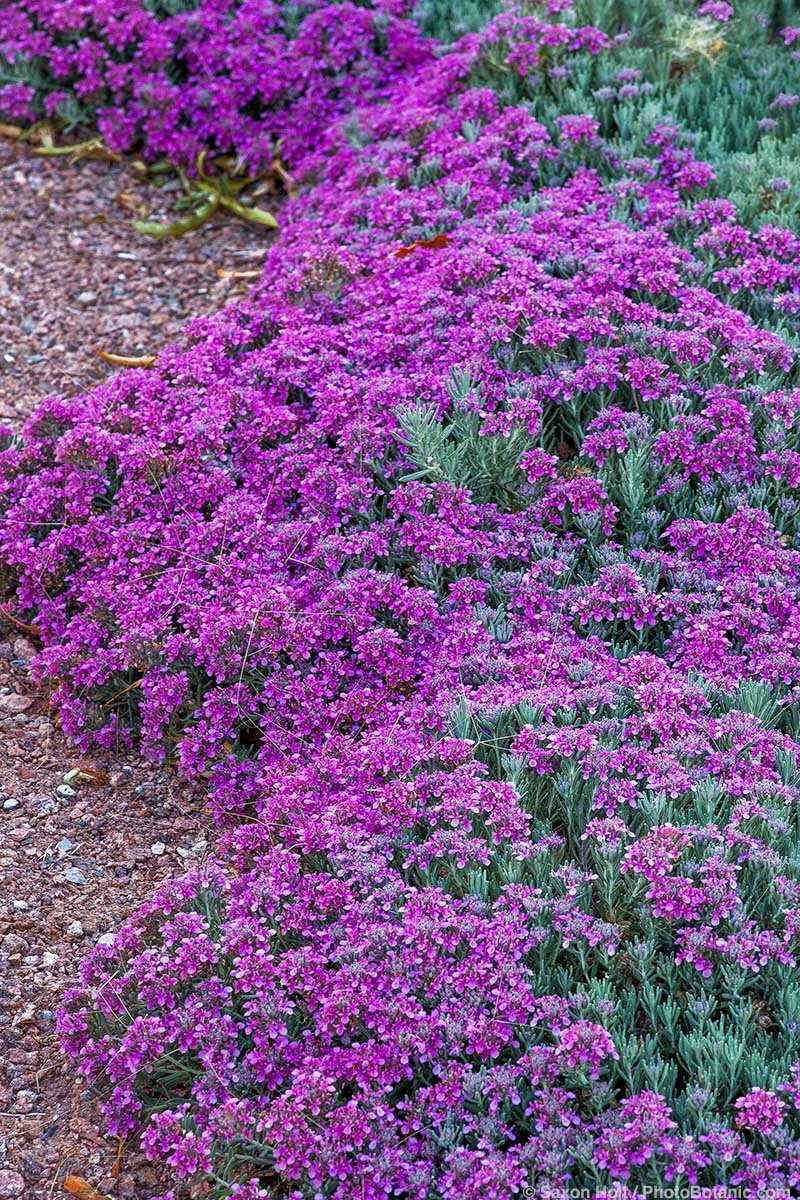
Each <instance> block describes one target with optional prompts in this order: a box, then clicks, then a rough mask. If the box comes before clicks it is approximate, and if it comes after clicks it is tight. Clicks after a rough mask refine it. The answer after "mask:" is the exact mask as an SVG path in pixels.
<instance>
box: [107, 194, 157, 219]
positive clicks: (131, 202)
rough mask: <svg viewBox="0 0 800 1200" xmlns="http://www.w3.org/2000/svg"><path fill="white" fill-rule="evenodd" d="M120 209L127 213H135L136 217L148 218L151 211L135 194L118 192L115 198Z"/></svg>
mask: <svg viewBox="0 0 800 1200" xmlns="http://www.w3.org/2000/svg"><path fill="white" fill-rule="evenodd" d="M114 199H115V200H116V202H117V204H118V205H119V206H120V208H124V209H125V211H126V212H129V213H133V215H134V216H135V217H148V216H149V215H150V209H149V208H148V207H147V205H146V204H145V202H144V200H142V198H141V197H140V196H136V195H134V193H133V192H117V194H116V196H115V197H114Z"/></svg>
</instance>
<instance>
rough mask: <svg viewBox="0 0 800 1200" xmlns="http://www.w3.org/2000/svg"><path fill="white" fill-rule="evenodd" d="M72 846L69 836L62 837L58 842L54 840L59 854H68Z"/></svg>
mask: <svg viewBox="0 0 800 1200" xmlns="http://www.w3.org/2000/svg"><path fill="white" fill-rule="evenodd" d="M72 847H73V843H72V842H71V841H70V840H69V838H62V839H61V841H60V842H56V850H57V851H58V853H59V854H69V852H70V850H71V849H72Z"/></svg>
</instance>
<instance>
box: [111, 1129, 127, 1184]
mask: <svg viewBox="0 0 800 1200" xmlns="http://www.w3.org/2000/svg"><path fill="white" fill-rule="evenodd" d="M124 1146H125V1143H124V1141H123V1140H122V1138H121V1137H118V1138H117V1156H116V1158H115V1159H114V1165H113V1167H112V1168H111V1178H112V1179H119V1177H120V1175H121V1174H122V1151H123V1148H124Z"/></svg>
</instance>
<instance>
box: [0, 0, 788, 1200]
mask: <svg viewBox="0 0 800 1200" xmlns="http://www.w3.org/2000/svg"><path fill="white" fill-rule="evenodd" d="M715 7H716V8H717V10H718V13H717V19H719V20H722V19H723V17H722V16H719V15H718V14H719V13H721V12H722V9H723V8H726V7H727V6H719V5H717V6H715ZM563 8H564V6H563V5H558V4H557V5H551V9H553V10H554V11H551V12H550V15H549V17H548V16H547V14H541V13H540V14H539V15H538V16H535V17H533V16H530V15H528V14H526V13H511V14H504V15H502V16H501V17H499V18H497V19H496V20H495V21H494V22H491V23H490V24H489V25H488V26H487V27H486V29H485V30H484V31H483V33H482V34H479V35H469V36H468V37H466V38H464V39H463V40H462V41H461V42H460V43H458V44H457V45H456V46H455V47H453V48H451V49H450V50H449V51H448V52H447V53H445V54H442V55H440V56H439V57H437V58H436V60H435V61H432V60H426V61H425V62H424V63H423V65H421V66H420V67H419V68H418V69H413V70H412V69H411V68H410V67H407V69H406V71H405V73H404V74H403V76H402V77H400V78H398V79H397V80H395V81H394V82H393V83H391V84H386V88H387V95H386V96H385V97H383V98H381V99H378V100H376V101H375V102H374V103H372V104H370V105H365V106H364V107H362V108H361V109H360V110H359V111H358V114H357V119H351V120H350V121H348V122H347V123H346V124H344V125H341V124H340V125H338V126H336V127H334V128H332V129H331V130H330V131H329V133H328V134H326V135H325V136H324V137H320V138H319V141H318V144H317V145H316V146H315V147H314V148H313V149H312V150H310V151H309V152H308V153H307V154H306V156H305V157H304V158H303V159H302V160H301V161H299V163H298V174H299V175H300V176H301V177H303V178H304V179H306V180H307V181H309V182H307V183H306V185H305V187H304V189H303V191H302V192H301V194H300V195H299V196H298V197H297V198H296V199H294V200H292V201H290V203H289V204H288V206H287V210H286V221H285V226H286V227H285V231H284V233H283V235H282V240H281V242H280V245H279V246H276V247H275V249H274V250H273V251H272V252H271V253H270V255H269V256H268V259H267V263H266V268H265V273H264V277H263V280H262V281H261V283H260V284H259V285H258V286H257V287H256V289H255V290H254V291H253V293H252V295H251V297H250V298H249V300H248V302H247V303H246V304H243V305H239V306H237V307H234V308H231V309H228V310H227V311H225V312H224V313H222V314H220V315H218V316H215V317H212V318H208V319H205V320H200V321H196V322H194V323H193V324H192V325H191V326H190V328H189V331H188V332H189V338H190V343H191V344H190V345H189V348H188V349H185V350H177V349H172V350H169V351H167V352H165V353H164V354H162V355H161V356H160V358H159V362H158V364H157V366H156V368H155V369H154V370H152V371H131V372H128V373H127V374H126V375H125V376H123V377H118V378H116V379H113V380H111V381H110V382H108V383H107V384H104V385H103V386H101V387H99V388H97V389H95V390H94V391H93V392H91V393H89V394H88V395H84V396H81V397H77V398H72V399H69V400H65V399H61V398H53V399H50V400H48V401H46V402H45V403H44V404H42V405H41V406H40V408H39V410H38V412H37V413H36V415H35V416H34V417H33V418H32V419H31V421H30V422H29V424H28V426H27V428H26V430H25V433H24V436H23V438H22V439H19V440H17V439H14V438H11V437H9V438H8V445H7V448H6V449H5V451H4V452H3V455H2V470H3V493H4V500H3V504H4V515H3V523H2V556H3V561H4V563H5V565H6V567H7V568H8V570H9V571H11V572H13V575H14V578H15V595H16V601H15V603H16V605H17V607H18V611H19V612H20V614H21V615H22V616H24V618H25V619H26V620H30V621H35V622H36V624H37V625H38V627H39V628H40V630H41V634H42V640H43V649H42V652H41V654H40V656H39V659H38V667H37V669H38V670H39V672H40V673H41V675H42V676H46V677H48V678H52V679H54V680H56V681H57V689H58V690H57V700H58V703H59V706H60V712H61V719H62V722H63V725H64V727H65V729H66V730H67V732H68V733H69V734H71V735H72V736H73V737H74V738H75V739H76V740H77V741H78V743H79V744H81V745H90V744H93V743H98V742H99V743H100V744H101V745H105V746H112V745H114V744H115V743H116V742H117V741H118V740H120V739H127V738H131V737H133V736H139V737H140V738H141V741H142V744H143V746H144V748H145V749H146V751H147V752H148V753H149V754H151V755H153V756H160V755H165V754H168V753H169V754H173V755H174V756H175V757H176V759H177V761H178V764H179V767H180V769H181V771H182V772H183V773H184V774H185V775H186V776H187V777H189V778H191V779H195V780H200V781H203V782H204V783H205V784H206V785H207V788H208V793H209V799H210V803H211V805H212V807H213V809H214V812H215V814H216V815H217V817H218V819H219V822H220V825H221V826H222V827H223V829H222V833H221V844H220V847H219V851H218V857H217V859H216V860H215V861H214V862H213V863H212V864H210V865H209V866H207V867H206V868H204V869H203V870H199V871H196V872H193V873H191V874H189V875H187V876H186V877H184V878H183V879H180V880H177V881H174V882H172V883H170V884H169V885H167V886H166V887H164V888H162V889H161V890H160V891H159V893H158V894H157V895H156V896H155V897H154V898H153V899H152V900H151V901H149V902H148V903H147V904H146V905H145V906H144V907H143V908H142V909H140V910H139V911H138V912H137V913H136V914H134V916H133V917H132V918H131V920H130V921H129V922H128V923H127V924H126V925H125V926H124V927H123V928H122V929H121V930H120V932H119V933H118V935H117V937H116V939H115V942H114V944H113V945H111V946H101V947H98V948H97V949H96V951H95V952H94V953H93V954H92V955H91V956H90V957H89V959H87V961H86V962H85V964H84V966H83V977H82V983H81V986H80V988H77V989H75V990H74V991H73V992H72V993H71V994H70V995H69V997H68V998H67V1001H66V1003H65V1006H64V1009H63V1011H62V1013H61V1014H60V1017H59V1026H60V1031H61V1036H62V1039H63V1043H64V1046H65V1049H66V1050H67V1052H68V1053H69V1054H71V1055H73V1056H74V1057H75V1058H76V1059H77V1061H78V1062H79V1064H80V1066H81V1069H82V1070H83V1071H85V1072H86V1073H87V1075H89V1076H90V1077H92V1078H102V1079H103V1080H104V1081H105V1084H106V1085H107V1096H108V1099H107V1101H106V1111H107V1114H108V1118H109V1123H110V1127H111V1129H112V1130H113V1131H115V1132H117V1133H119V1134H120V1135H128V1134H129V1133H132V1132H133V1131H135V1130H137V1129H139V1128H140V1127H143V1129H144V1132H143V1140H144V1144H145V1146H146V1148H147V1150H148V1152H149V1153H151V1154H152V1155H153V1156H158V1157H161V1158H163V1159H165V1160H166V1161H167V1162H168V1163H169V1164H170V1166H171V1167H172V1168H173V1169H174V1171H175V1172H176V1173H177V1174H178V1176H179V1177H180V1178H181V1179H182V1180H184V1181H186V1182H187V1183H190V1184H191V1183H198V1182H203V1183H207V1182H208V1181H209V1180H213V1187H214V1189H215V1191H214V1195H215V1197H219V1198H220V1200H222V1198H223V1197H224V1198H227V1197H234V1196H235V1197H240V1198H244V1197H247V1198H249V1200H256V1198H257V1197H264V1198H265V1200H266V1197H269V1196H273V1195H275V1196H277V1195H281V1196H290V1197H292V1200H311V1198H312V1197H313V1198H314V1200H316V1198H317V1197H322V1196H325V1197H331V1198H334V1200H385V1198H386V1197H387V1196H397V1197H407V1198H408V1200H411V1198H418V1200H428V1198H430V1197H433V1196H437V1197H441V1198H442V1200H473V1198H474V1200H486V1198H491V1197H497V1198H498V1200H500V1198H503V1200H505V1198H506V1197H509V1196H514V1195H516V1194H522V1193H523V1192H524V1190H525V1189H526V1188H530V1189H532V1194H533V1195H535V1196H537V1197H545V1196H548V1197H550V1198H551V1200H557V1198H559V1200H560V1198H564V1197H566V1196H568V1195H569V1194H570V1189H573V1188H575V1187H583V1188H586V1189H594V1191H593V1194H595V1195H597V1196H603V1195H610V1194H613V1195H615V1196H620V1195H623V1194H625V1195H627V1196H630V1197H637V1196H641V1195H644V1194H646V1193H645V1191H644V1189H646V1188H651V1187H653V1186H655V1185H659V1186H663V1184H664V1181H665V1180H666V1181H668V1182H675V1184H676V1186H677V1185H680V1186H688V1185H691V1186H692V1187H694V1188H696V1189H697V1190H696V1193H695V1194H697V1195H698V1196H701V1197H705V1198H707V1200H710V1198H711V1197H715V1198H716V1197H722V1196H723V1195H725V1194H726V1193H728V1190H729V1188H739V1189H744V1190H745V1191H749V1194H751V1195H752V1196H754V1197H755V1196H758V1195H759V1189H760V1190H761V1193H762V1194H763V1193H764V1192H765V1191H766V1190H767V1189H769V1190H770V1194H771V1195H772V1196H773V1197H777V1196H784V1195H785V1196H786V1197H787V1200H788V1197H790V1196H792V1195H795V1194H796V1192H797V1188H798V1186H800V1084H799V1083H798V1071H800V1066H798V1064H800V989H798V986H797V983H796V980H795V977H794V969H795V966H796V962H797V956H798V953H800V946H798V941H799V940H800V860H798V856H797V853H796V847H797V812H798V799H800V772H798V765H797V755H798V753H800V691H799V690H798V689H800V644H799V643H800V601H798V583H799V582H800V543H798V538H797V522H796V519H795V517H796V513H797V511H798V505H797V502H796V500H795V499H794V495H793V492H794V489H795V486H796V479H797V477H800V466H798V464H800V388H799V387H798V376H797V369H798V367H797V364H798V359H797V353H796V348H795V346H794V345H793V344H792V342H791V340H790V339H788V338H786V337H782V336H780V335H779V334H778V333H777V332H775V330H774V329H772V328H768V327H765V326H764V325H760V324H758V323H757V322H756V321H755V320H754V319H753V317H752V316H751V315H750V314H749V313H748V312H747V311H745V310H744V309H743V307H741V306H740V305H738V303H737V290H738V289H745V290H746V291H747V294H748V296H749V297H750V298H753V297H756V298H758V299H759V300H761V301H763V303H764V305H765V307H769V306H771V305H775V306H781V307H782V308H783V309H784V310H785V311H787V312H789V313H791V312H794V311H796V310H795V308H793V305H795V304H797V303H798V302H800V277H798V274H797V262H798V255H797V253H796V251H797V239H796V238H795V237H794V235H793V234H791V233H790V232H789V231H788V230H786V229H783V228H781V227H779V226H776V225H767V226H763V227H762V228H760V229H758V230H756V231H753V230H750V229H748V228H746V227H745V226H744V225H741V224H739V220H738V216H737V211H736V209H735V207H734V206H733V205H732V204H731V203H729V202H727V201H725V200H724V199H719V198H710V197H709V195H708V189H709V187H710V186H711V185H712V183H713V173H712V172H711V170H710V168H709V167H708V166H707V165H706V164H705V163H703V162H702V161H700V160H699V159H698V158H697V157H696V156H695V153H694V150H693V148H692V146H691V144H690V142H689V140H688V139H686V138H684V137H683V136H682V134H681V133H680V131H679V130H678V129H677V128H676V127H675V126H674V125H672V124H668V123H666V122H663V121H655V122H654V123H653V127H652V129H651V130H650V131H649V133H648V135H647V138H646V140H645V142H644V147H645V157H643V158H638V159H636V160H624V161H618V162H617V163H616V166H614V165H613V164H614V161H615V160H614V158H613V154H612V152H611V151H610V150H609V148H608V147H607V146H606V145H605V143H604V141H603V139H602V138H601V137H600V127H599V125H598V122H597V120H596V119H595V118H594V116H593V114H592V113H591V112H588V111H587V112H580V111H572V112H569V113H567V114H562V115H561V118H560V119H559V120H555V121H551V122H544V121H539V120H537V119H536V117H535V115H534V114H533V113H532V112H531V111H530V108H529V107H527V106H525V105H514V104H503V103H502V102H501V100H500V99H499V98H498V96H497V94H496V93H495V92H494V91H492V90H490V89H489V88H487V87H484V86H480V80H481V72H482V71H484V70H485V69H486V67H487V63H489V62H490V61H491V62H495V61H496V58H497V55H498V54H500V55H501V56H502V62H503V65H504V67H505V68H506V70H507V72H508V73H509V74H512V75H514V76H515V77H517V78H519V79H529V78H530V73H531V72H532V71H535V72H538V73H545V74H546V73H548V72H550V73H552V72H554V71H559V72H563V70H565V69H566V70H572V69H573V68H574V70H575V71H576V72H578V71H579V70H582V69H583V68H584V67H586V65H587V63H588V64H591V63H593V62H594V61H595V58H596V57H597V56H601V55H603V54H605V53H606V52H607V51H608V52H610V48H611V45H612V42H611V39H609V38H608V37H607V36H606V35H605V34H603V33H602V32H601V31H600V30H597V29H593V28H591V27H576V26H575V25H574V24H573V23H572V22H571V18H570V16H569V14H568V13H563V12H560V11H556V10H560V9H563ZM319 11H320V12H322V13H325V12H330V11H331V10H330V9H329V8H321V9H320V10H319ZM708 11H710V10H708ZM308 19H309V20H310V19H311V18H310V17H309V18H308ZM299 144H300V142H298V145H299ZM687 231H688V234H689V235H690V238H689V240H690V241H691V240H692V239H694V240H695V245H694V246H693V247H692V248H691V249H690V248H687V244H686V242H687V237H686V235H687ZM398 252H400V253H398ZM608 1189H616V1190H613V1191H612V1192H609V1191H608Z"/></svg>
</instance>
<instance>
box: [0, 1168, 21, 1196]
mask: <svg viewBox="0 0 800 1200" xmlns="http://www.w3.org/2000/svg"><path fill="white" fill-rule="evenodd" d="M24 1191H25V1180H24V1179H23V1178H22V1176H21V1175H20V1173H19V1171H0V1198H1V1200H10V1198H11V1197H12V1196H21V1195H22V1193H23V1192H24Z"/></svg>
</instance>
